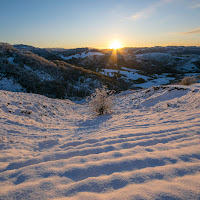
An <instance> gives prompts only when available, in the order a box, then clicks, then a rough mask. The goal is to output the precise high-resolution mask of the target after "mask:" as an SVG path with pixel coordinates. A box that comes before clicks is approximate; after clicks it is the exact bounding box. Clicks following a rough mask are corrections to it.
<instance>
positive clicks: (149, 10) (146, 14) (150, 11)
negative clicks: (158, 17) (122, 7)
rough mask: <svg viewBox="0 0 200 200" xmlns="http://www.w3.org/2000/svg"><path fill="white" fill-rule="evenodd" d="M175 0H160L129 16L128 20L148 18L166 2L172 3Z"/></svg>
mask: <svg viewBox="0 0 200 200" xmlns="http://www.w3.org/2000/svg"><path fill="white" fill-rule="evenodd" d="M172 1H173V0H160V1H159V2H157V3H156V4H153V5H152V6H149V7H148V8H145V9H144V10H142V11H140V12H138V13H136V14H134V15H132V16H130V17H128V18H127V19H128V20H139V19H143V18H148V17H149V16H150V15H151V14H153V13H154V12H155V11H156V10H157V9H158V8H159V7H162V6H164V5H165V4H168V3H171V2H172Z"/></svg>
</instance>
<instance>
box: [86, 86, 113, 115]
mask: <svg viewBox="0 0 200 200" xmlns="http://www.w3.org/2000/svg"><path fill="white" fill-rule="evenodd" d="M113 93H114V90H108V89H107V87H106V86H103V88H101V89H99V88H97V89H96V90H95V92H94V93H93V94H92V95H91V96H90V98H89V99H90V100H89V99H88V100H89V107H90V109H91V111H92V112H95V113H96V114H97V115H104V114H108V113H111V111H112V107H113V98H114V96H113Z"/></svg>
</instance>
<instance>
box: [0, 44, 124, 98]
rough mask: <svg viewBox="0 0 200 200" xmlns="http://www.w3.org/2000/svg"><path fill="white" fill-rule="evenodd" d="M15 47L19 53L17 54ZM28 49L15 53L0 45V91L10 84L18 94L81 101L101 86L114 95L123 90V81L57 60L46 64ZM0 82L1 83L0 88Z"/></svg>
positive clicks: (5, 45)
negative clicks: (113, 91) (28, 93)
mask: <svg viewBox="0 0 200 200" xmlns="http://www.w3.org/2000/svg"><path fill="white" fill-rule="evenodd" d="M19 47H20V48H22V49H23V50H19ZM24 49H26V50H24ZM30 49H32V50H34V51H35V49H34V47H30V46H27V48H25V46H18V49H16V48H14V47H13V46H12V45H9V44H6V43H0V80H1V81H0V87H1V88H2V89H6V87H5V84H8V83H10V84H13V85H14V84H17V85H18V86H19V85H20V86H21V91H27V92H31V93H37V94H43V95H46V96H48V97H53V98H79V97H80V98H82V97H85V96H87V95H90V94H91V92H92V91H94V89H95V88H97V87H101V86H102V85H103V84H104V85H107V86H108V87H109V88H110V89H115V90H117V91H119V90H123V89H126V88H127V84H126V83H125V82H124V81H123V80H121V81H117V79H115V78H111V77H106V76H105V75H103V74H101V73H98V72H94V71H91V70H87V69H84V68H81V67H76V66H74V65H70V64H67V63H66V62H63V61H60V60H54V61H53V62H52V61H49V60H47V59H45V58H43V57H41V56H38V55H36V54H34V53H32V52H30V51H27V50H30ZM32 50H31V51H32ZM42 51H43V50H42ZM6 81H7V82H6ZM2 82H4V83H5V84H4V86H3V83H2ZM15 86H16V85H15ZM19 88H20V87H18V90H19Z"/></svg>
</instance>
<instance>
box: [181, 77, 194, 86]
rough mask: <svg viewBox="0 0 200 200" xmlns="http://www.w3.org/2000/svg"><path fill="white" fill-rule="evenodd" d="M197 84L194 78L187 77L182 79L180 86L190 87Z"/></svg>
mask: <svg viewBox="0 0 200 200" xmlns="http://www.w3.org/2000/svg"><path fill="white" fill-rule="evenodd" d="M196 82H197V79H196V78H195V77H194V76H187V77H185V78H183V79H182V81H181V83H180V84H181V85H191V84H194V83H196Z"/></svg>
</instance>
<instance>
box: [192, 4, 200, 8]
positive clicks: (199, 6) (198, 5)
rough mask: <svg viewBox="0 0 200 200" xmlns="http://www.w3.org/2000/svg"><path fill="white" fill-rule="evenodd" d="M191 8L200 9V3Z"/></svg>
mask: <svg viewBox="0 0 200 200" xmlns="http://www.w3.org/2000/svg"><path fill="white" fill-rule="evenodd" d="M190 8H200V3H198V4H195V5H193V6H191V7H190Z"/></svg>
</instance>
